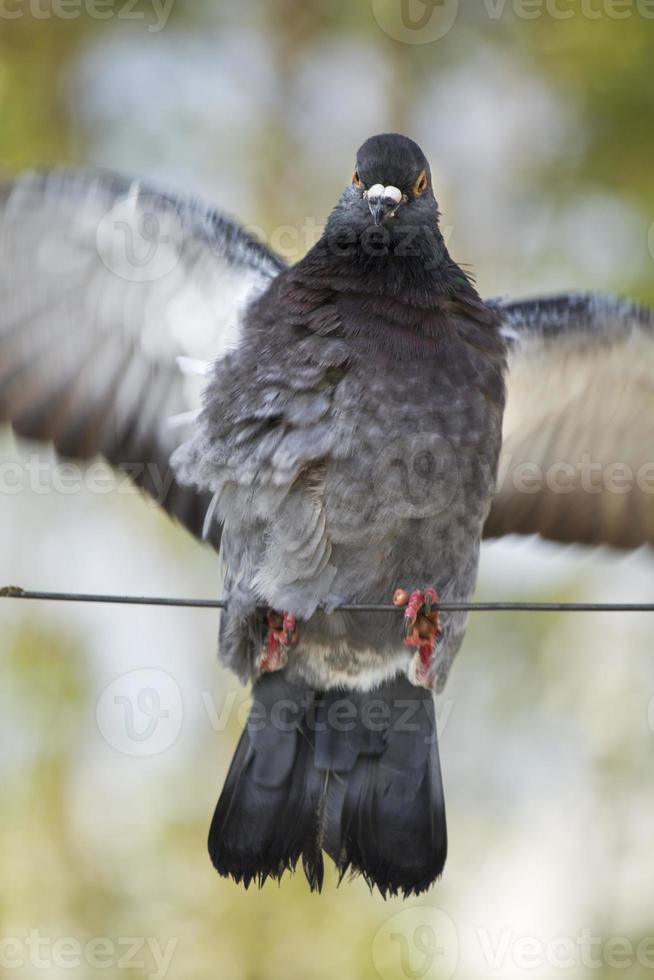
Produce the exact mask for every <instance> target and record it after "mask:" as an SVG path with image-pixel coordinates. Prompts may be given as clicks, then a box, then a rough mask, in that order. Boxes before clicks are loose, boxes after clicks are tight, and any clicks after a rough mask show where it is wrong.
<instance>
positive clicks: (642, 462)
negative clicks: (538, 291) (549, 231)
mask: <svg viewBox="0 0 654 980" xmlns="http://www.w3.org/2000/svg"><path fill="white" fill-rule="evenodd" d="M494 305H496V307H497V308H498V309H499V310H500V312H501V315H502V319H503V323H504V326H503V332H504V334H505V336H506V338H507V341H508V344H509V369H508V378H507V386H508V402H507V411H506V416H505V421H504V431H503V435H504V444H503V450H502V456H501V460H500V473H499V480H498V491H497V495H496V497H495V500H494V503H493V506H492V509H491V513H490V515H489V517H488V521H487V523H486V527H485V534H486V536H490V537H495V536H499V535H504V534H514V533H518V534H540V535H542V536H543V537H544V538H551V539H552V540H554V541H563V542H580V543H583V544H602V543H603V544H610V545H613V546H615V547H619V548H636V547H638V546H639V545H642V544H644V543H646V542H649V543H650V544H651V543H654V314H653V313H652V311H650V310H648V309H646V308H644V307H642V306H638V305H637V304H634V303H631V302H629V301H627V300H622V299H617V298H615V297H611V296H602V295H592V294H591V295H588V294H586V295H572V296H558V297H553V298H550V299H534V300H528V301H525V302H516V303H511V302H503V301H497V302H495V304H494Z"/></svg>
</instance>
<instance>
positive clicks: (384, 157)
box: [352, 133, 438, 225]
mask: <svg viewBox="0 0 654 980" xmlns="http://www.w3.org/2000/svg"><path fill="white" fill-rule="evenodd" d="M352 191H353V195H352V198H353V200H352V203H353V205H355V206H356V203H357V199H358V200H359V202H365V206H366V207H367V209H368V211H369V218H368V220H372V221H373V222H374V224H376V225H379V224H382V223H384V222H388V221H391V220H392V219H404V220H407V219H410V220H411V223H415V221H416V219H417V220H421V218H423V217H427V214H428V213H429V212H431V213H432V216H433V215H434V214H435V215H436V216H437V215H438V210H437V206H436V201H435V200H434V194H433V191H432V186H431V172H430V170H429V164H428V162H427V158H426V157H425V154H424V153H423V152H422V150H421V149H420V147H419V146H418V144H417V143H414V142H413V140H410V139H409V138H408V137H407V136H400V135H399V134H398V133H383V134H382V135H380V136H371V137H370V139H368V140H366V142H365V143H364V144H363V146H362V147H361V148H360V149H359V152H358V153H357V159H356V166H355V169H354V175H353V177H352ZM432 220H433V219H432Z"/></svg>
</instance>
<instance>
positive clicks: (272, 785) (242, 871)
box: [209, 672, 447, 896]
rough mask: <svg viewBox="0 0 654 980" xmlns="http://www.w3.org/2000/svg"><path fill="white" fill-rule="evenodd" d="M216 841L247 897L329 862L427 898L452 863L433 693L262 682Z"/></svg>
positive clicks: (217, 820)
mask: <svg viewBox="0 0 654 980" xmlns="http://www.w3.org/2000/svg"><path fill="white" fill-rule="evenodd" d="M253 698H254V701H253V705H252V709H251V712H250V717H249V719H248V723H247V727H246V729H245V731H244V732H243V734H242V736H241V740H240V742H239V744H238V748H237V749H236V754H235V756H234V759H233V761H232V764H231V767H230V770H229V773H228V776H227V780H226V782H225V787H224V789H223V792H222V795H221V797H220V799H219V801H218V806H217V807H216V812H215V814H214V818H213V821H212V823H211V829H210V831H209V853H210V855H211V860H212V861H213V864H214V867H215V868H216V870H217V871H218V872H219V873H220V874H221V875H228V876H231V877H232V878H234V879H235V880H236V881H238V882H243V884H245V886H246V887H247V886H248V885H249V884H250V882H252V881H257V882H258V883H259V884H263V882H264V881H265V880H266V879H267V878H277V879H279V878H280V877H281V875H282V874H283V873H284V871H286V870H289V869H290V870H293V869H295V867H296V865H297V864H298V862H299V861H300V860H301V861H302V865H303V867H304V871H305V874H306V876H307V879H308V881H309V884H310V886H311V888H312V889H315V890H317V891H320V889H321V887H322V882H323V856H322V854H323V851H325V852H326V853H327V854H329V855H330V856H331V857H332V858H333V860H334V862H335V864H336V866H337V868H338V870H339V872H340V874H341V878H342V877H343V876H344V875H345V874H347V873H348V872H351V873H353V874H361V875H363V877H364V878H365V880H366V881H367V882H368V884H369V885H370V886H372V885H376V886H377V887H378V888H379V890H380V892H381V893H382V895H384V896H386V895H395V894H397V893H398V892H400V893H403V894H404V895H405V896H406V895H411V894H416V895H417V894H419V893H420V892H422V891H424V890H425V889H427V888H429V886H430V885H431V884H432V882H433V881H434V880H435V879H436V878H437V877H438V876H439V875H440V874H441V872H442V870H443V866H444V864H445V858H446V855H447V831H446V825H445V803H444V799H443V787H442V782H441V773H440V764H439V759H438V743H437V740H436V721H435V713H434V702H433V697H432V694H431V692H429V691H425V690H424V689H422V688H418V687H415V686H414V685H412V684H411V683H410V682H409V681H408V680H407V679H406V678H405V677H401V678H395V679H394V680H392V681H390V682H387V683H385V684H383V685H382V686H381V687H379V688H377V689H375V690H372V691H366V692H365V693H364V692H361V691H345V690H340V691H327V692H324V693H316V692H311V691H309V690H306V689H302V688H300V687H298V686H296V685H292V684H290V683H289V681H288V680H287V679H286V678H285V676H284V674H283V673H281V672H280V673H274V674H266V675H264V676H263V677H262V678H261V679H260V680H259V681H258V682H257V683H256V684H255V686H254V691H253Z"/></svg>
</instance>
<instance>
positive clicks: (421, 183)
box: [413, 170, 428, 197]
mask: <svg viewBox="0 0 654 980" xmlns="http://www.w3.org/2000/svg"><path fill="white" fill-rule="evenodd" d="M427 184H428V180H427V171H426V170H423V171H422V172H421V173H420V175H419V176H418V179H417V180H416V182H415V184H414V185H413V193H414V194H415V195H416V197H420V195H421V194H424V193H425V191H426V190H427Z"/></svg>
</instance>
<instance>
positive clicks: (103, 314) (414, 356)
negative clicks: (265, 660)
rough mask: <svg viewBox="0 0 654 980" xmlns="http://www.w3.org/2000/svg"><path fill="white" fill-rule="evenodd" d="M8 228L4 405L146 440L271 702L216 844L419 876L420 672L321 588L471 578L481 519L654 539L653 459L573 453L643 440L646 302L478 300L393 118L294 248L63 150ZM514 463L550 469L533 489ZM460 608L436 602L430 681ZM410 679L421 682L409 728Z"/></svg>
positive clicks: (444, 593) (4, 232)
mask: <svg viewBox="0 0 654 980" xmlns="http://www.w3.org/2000/svg"><path fill="white" fill-rule="evenodd" d="M368 190H374V207H373V198H372V196H371V199H370V201H368V200H367V196H366V195H367V193H368ZM400 198H401V200H400ZM398 202H399V203H398ZM374 222H379V223H378V224H376V223H374ZM135 249H136V250H135ZM139 249H140V251H139ZM0 250H1V253H2V254H1V258H2V261H1V262H0V300H1V306H0V309H1V310H2V312H1V313H0V417H2V418H5V419H9V420H10V421H11V422H12V424H13V426H14V428H15V429H16V431H17V432H18V433H20V434H22V435H25V436H28V437H30V438H40V439H48V440H51V441H53V442H54V444H55V446H56V447H57V449H58V450H59V452H61V453H62V454H67V455H73V456H78V457H81V458H90V457H92V456H94V455H96V454H101V455H103V456H104V457H105V458H107V459H108V460H109V461H110V462H112V463H113V464H114V465H117V466H125V465H126V464H127V465H128V466H129V465H133V464H135V463H136V464H139V465H141V466H142V469H141V470H140V471H139V472H134V476H135V478H136V479H137V481H139V482H140V484H141V485H142V486H143V487H144V488H145V489H146V490H147V491H148V492H150V493H152V494H154V495H155V496H156V497H157V499H159V501H160V502H161V503H162V504H163V505H164V506H165V507H166V508H167V509H168V511H169V512H170V513H171V514H172V515H173V516H174V517H176V518H177V519H179V520H181V521H182V522H183V523H184V524H185V526H186V527H188V528H189V529H190V530H191V531H192V532H193V533H195V534H196V535H198V536H200V535H201V534H202V533H203V530H204V533H205V536H207V537H209V538H210V540H211V541H212V543H213V544H214V546H215V547H216V548H218V547H219V548H220V555H221V561H222V562H223V565H224V567H225V593H226V595H227V598H228V609H227V611H226V612H225V613H224V615H223V616H222V621H221V627H220V655H221V657H222V658H223V660H224V661H225V662H226V663H227V664H229V666H230V667H232V669H234V670H235V671H236V672H237V674H238V675H239V676H240V677H241V678H242V679H243V680H248V679H252V680H253V681H254V691H253V693H254V696H255V701H258V702H260V703H261V704H262V705H263V709H264V710H263V716H261V717H257V716H256V715H255V716H254V720H255V722H256V723H257V724H256V726H255V724H254V722H253V721H252V720H251V722H250V723H249V725H248V728H247V730H246V732H245V733H244V735H243V737H242V739H241V742H240V744H239V748H238V750H237V754H236V756H235V759H234V762H233V764H232V768H231V770H230V775H229V777H228V779H227V782H226V785H225V789H224V792H223V795H222V797H221V800H220V802H219V805H218V808H217V811H216V816H215V817H214V821H213V824H212V829H211V833H210V851H211V855H212V859H213V861H214V864H215V865H216V867H217V868H218V870H219V871H220V872H221V873H226V874H231V875H233V876H234V877H235V878H236V879H237V880H239V881H243V882H245V883H246V884H247V883H248V882H250V881H252V880H257V881H259V882H261V881H262V880H264V879H265V878H266V877H267V876H274V877H276V876H279V875H280V874H281V873H282V872H283V871H284V870H285V869H286V868H293V867H295V865H296V863H297V862H298V861H300V860H301V861H302V862H303V865H304V867H305V870H306V872H307V877H308V878H309V881H310V883H311V885H312V887H316V888H319V887H320V885H321V882H322V858H321V856H320V854H321V850H325V851H326V852H327V853H329V854H330V855H331V856H332V857H333V859H334V861H335V862H336V864H337V866H338V868H339V869H340V872H341V874H343V873H345V871H347V870H352V871H356V872H361V873H362V874H364V876H365V877H366V878H367V880H368V881H369V882H370V883H371V884H376V885H377V886H378V887H379V888H380V889H381V891H382V892H383V893H384V894H388V893H394V892H397V891H400V892H403V893H412V892H418V891H421V890H423V889H424V888H426V887H428V885H429V884H430V882H431V881H433V879H434V878H435V877H436V876H437V875H438V874H439V873H440V871H441V870H442V867H443V864H444V861H445V853H446V839H447V835H446V830H445V811H444V804H443V795H442V787H441V780H440V767H439V762H438V750H437V741H436V736H435V719H434V715H433V702H432V698H431V692H430V691H425V690H423V689H422V688H419V687H416V686H415V685H414V683H412V681H414V680H415V679H416V678H415V676H414V673H413V670H414V659H413V654H412V651H411V650H409V649H408V648H407V647H406V646H405V644H404V643H403V634H402V620H401V617H400V616H399V615H397V614H394V613H388V614H379V613H375V614H372V613H370V614H365V613H361V614H357V615H354V614H346V613H342V612H338V611H335V607H336V606H337V605H339V604H340V603H344V602H347V603H388V602H390V600H391V597H392V595H393V591H394V589H395V588H396V587H398V586H400V587H403V588H406V589H409V590H412V589H424V588H425V587H428V586H434V587H436V588H437V590H438V592H439V595H440V597H441V598H442V599H443V600H446V599H458V600H465V599H467V598H469V597H470V596H471V595H472V592H473V589H474V585H475V579H476V572H477V561H478V555H479V544H480V540H481V537H482V535H486V536H497V535H500V534H509V533H540V534H542V535H543V536H546V537H550V538H553V539H555V540H564V541H573V540H579V541H582V542H586V543H601V542H607V543H611V544H614V545H616V546H620V547H635V546H638V545H639V544H641V543H644V542H646V541H649V542H652V541H654V505H653V500H654V496H653V494H652V493H651V492H648V489H647V486H648V485H647V484H646V485H645V486H644V484H643V481H642V480H640V481H639V480H637V479H636V480H634V485H633V486H632V487H631V489H630V490H629V491H628V492H627V493H625V492H624V491H623V492H621V493H620V494H615V493H612V492H611V488H610V486H608V485H607V481H606V480H600V483H599V484H598V485H597V487H596V488H594V490H593V493H592V494H591V495H589V493H588V491H587V488H586V484H585V483H584V479H585V478H584V476H583V465H582V464H583V460H584V458H585V457H587V456H589V457H590V458H592V459H595V458H597V459H598V460H599V463H600V464H601V467H603V468H604V469H606V468H607V467H610V466H611V465H612V464H613V463H615V462H618V461H619V460H620V459H623V460H624V461H626V462H628V464H629V465H630V467H631V468H632V470H633V471H634V473H635V474H636V473H640V472H641V471H642V469H643V467H646V466H648V465H650V464H651V463H652V459H651V447H652V428H653V426H652V415H651V404H652V397H653V395H654V370H653V369H652V367H651V365H652V351H653V349H654V347H653V343H652V341H653V339H654V331H653V325H652V315H651V313H650V312H649V311H647V310H644V309H642V308H640V307H638V306H636V305H635V304H631V303H629V302H627V301H623V300H615V299H613V298H611V297H598V296H587V295H579V296H561V297H555V298H553V299H541V300H528V301H524V302H518V303H516V302H510V301H505V300H494V301H489V302H486V303H485V302H483V301H482V300H481V299H480V297H479V296H478V294H477V292H476V290H475V288H474V286H473V284H472V282H471V280H470V279H469V277H468V276H467V275H466V274H464V272H463V271H462V270H461V269H460V268H459V267H458V266H457V265H456V263H455V262H454V261H453V260H452V259H451V257H450V256H449V254H448V252H447V249H446V247H445V245H444V242H443V239H442V236H441V234H440V231H439V230H438V208H437V204H436V201H435V199H434V196H433V190H432V187H431V178H430V175H429V167H428V164H427V161H426V160H425V158H424V156H423V154H422V152H421V151H420V149H419V148H418V147H417V146H416V144H414V143H412V142H411V141H410V140H406V139H405V138H404V137H399V136H393V135H391V136H383V137H374V138H373V139H372V140H369V141H368V142H367V143H366V144H364V146H363V147H362V148H361V150H360V151H359V155H358V159H357V171H356V174H355V180H354V181H353V183H352V185H350V186H349V187H348V188H346V190H345V192H344V193H343V195H342V197H341V200H340V201H339V203H338V204H337V206H336V208H335V209H334V211H333V213H332V215H331V216H330V218H329V221H328V223H327V226H326V230H325V235H324V236H323V238H322V239H321V241H320V242H319V243H318V245H317V246H315V247H314V248H313V249H312V250H311V251H310V252H309V253H308V254H307V256H305V258H304V259H303V260H301V261H300V262H299V263H298V264H297V265H296V266H294V267H292V268H290V269H288V268H287V267H286V266H285V264H284V263H283V262H282V260H281V259H279V258H278V257H277V256H275V255H274V254H273V253H271V252H270V251H269V250H268V249H266V248H265V247H264V246H263V245H260V244H259V243H257V242H255V241H253V240H252V239H251V238H249V237H248V236H247V235H246V234H245V233H244V232H243V231H242V229H240V228H239V227H238V225H236V224H235V223H234V222H232V221H231V220H230V219H227V218H225V217H224V216H223V215H220V214H219V213H218V212H216V211H215V210H213V209H210V208H206V207H204V206H203V205H202V204H200V203H198V202H194V201H185V200H183V199H181V198H179V197H177V196H176V195H171V194H169V193H166V192H161V191H158V190H154V189H153V190H150V189H149V188H148V187H147V185H142V184H141V182H139V181H129V180H124V179H122V178H113V177H109V176H103V175H92V176H89V175H85V174H81V173H73V174H70V173H67V172H54V173H51V174H32V175H26V176H24V177H22V178H20V179H19V180H18V181H17V182H15V183H14V184H13V185H7V186H6V187H5V188H4V189H3V191H2V194H0ZM199 361H210V362H212V367H211V370H210V373H209V374H208V384H207V385H206V392H205V396H204V403H203V407H202V406H201V404H200V392H201V390H202V388H203V387H204V385H205V382H206V380H207V379H206V378H203V377H201V376H200V375H199V374H197V372H196V369H197V367H198V362H199ZM505 389H506V394H508V401H507V410H506V413H505V412H504V407H505ZM200 409H201V411H200ZM198 412H200V414H199V417H198V418H196V415H197V414H198ZM171 417H172V423H171ZM502 441H503V447H502V445H501V444H502ZM500 450H502V454H501V457H500ZM498 460H499V479H498V481H497V492H496V493H494V490H495V487H496V474H497V470H498ZM171 461H172V467H173V469H172V470H171ZM561 462H564V463H565V464H566V465H567V469H566V470H565V472H566V473H567V476H568V478H569V480H570V481H571V483H570V487H569V488H566V492H559V490H560V487H559V485H558V484H557V483H556V480H554V481H553V480H552V479H551V474H552V471H553V468H554V469H555V468H556V467H557V466H558V465H559V464H560V463H561ZM525 463H529V464H531V465H536V466H537V467H540V468H541V470H542V474H543V475H542V479H541V481H540V484H539V486H538V488H537V489H536V490H534V489H533V486H532V488H531V489H530V491H529V492H528V493H526V492H524V488H522V486H521V483H520V474H521V472H522V470H521V467H522V466H523V464H525ZM173 471H174V472H173ZM571 472H572V475H570V473H571ZM557 473H558V474H559V476H558V477H557V479H558V478H559V477H560V471H559V470H557ZM650 485H651V484H650ZM595 489H596V490H597V492H595ZM221 539H222V540H221ZM262 605H263V606H268V607H270V608H271V609H274V610H289V611H290V612H291V613H293V614H294V615H295V616H297V617H298V619H299V627H298V643H297V645H296V646H295V647H293V648H292V650H291V651H290V653H289V659H288V665H287V667H286V668H285V669H284V670H283V671H280V672H279V673H276V674H273V675H264V676H262V677H259V676H258V665H259V655H260V651H261V648H262V645H263V644H264V642H265V638H266V632H267V621H266V616H265V615H264V613H263V612H262V611H261V609H260V608H257V607H260V606H262ZM465 622H466V620H465V616H464V615H463V614H447V615H445V614H444V615H443V617H442V627H443V631H442V635H441V636H440V638H439V640H438V645H437V648H436V657H435V660H434V663H433V665H432V668H431V675H430V680H431V682H432V684H433V687H434V689H436V690H440V689H441V688H442V686H443V684H444V683H445V680H446V678H447V674H448V671H449V669H450V666H451V663H452V660H453V657H454V655H455V654H456V652H457V650H458V649H459V647H460V644H461V641H462V639H463V633H464V630H465ZM343 699H344V700H345V702H346V703H347V704H349V707H350V709H351V716H350V719H349V727H345V728H344V727H343V725H342V724H341V723H340V722H337V721H335V720H334V717H333V712H332V710H331V709H332V708H333V707H334V705H335V704H336V703H338V702H340V701H341V700H343ZM402 703H405V704H406V703H408V706H409V709H411V710H413V709H415V708H416V706H417V708H418V709H419V712H418V713H419V723H418V724H414V725H413V726H411V725H410V726H409V728H408V730H407V729H405V727H404V724H403V721H402V714H401V707H402ZM280 704H281V705H283V704H287V705H290V706H291V708H292V709H293V718H292V722H291V724H290V727H287V728H284V726H280V724H279V719H278V718H276V710H275V709H276V707H278V706H279V705H280ZM375 704H379V705H381V708H382V709H383V711H382V715H383V718H382V721H381V723H380V724H379V725H378V726H377V728H376V729H375V730H373V728H372V726H371V724H370V721H369V718H368V709H369V708H370V706H371V705H375ZM316 718H317V719H318V720H319V721H320V725H319V726H318V728H316V727H315V721H316Z"/></svg>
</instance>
